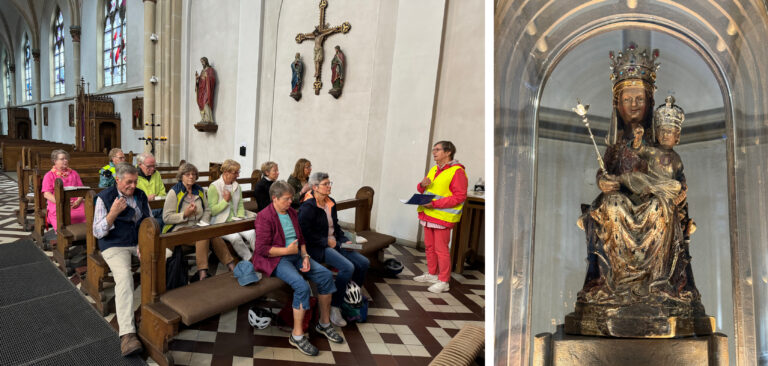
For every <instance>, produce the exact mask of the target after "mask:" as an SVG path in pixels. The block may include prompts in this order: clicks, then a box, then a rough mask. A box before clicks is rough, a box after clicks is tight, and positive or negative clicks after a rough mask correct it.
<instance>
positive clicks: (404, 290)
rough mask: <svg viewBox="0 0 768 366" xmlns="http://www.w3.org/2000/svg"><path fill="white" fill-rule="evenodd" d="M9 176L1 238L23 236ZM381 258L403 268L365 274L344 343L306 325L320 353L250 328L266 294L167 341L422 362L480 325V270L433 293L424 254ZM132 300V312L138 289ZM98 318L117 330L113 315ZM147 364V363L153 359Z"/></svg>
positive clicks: (200, 351) (241, 351)
mask: <svg viewBox="0 0 768 366" xmlns="http://www.w3.org/2000/svg"><path fill="white" fill-rule="evenodd" d="M13 178H15V176H14V174H9V175H8V176H6V175H3V174H0V243H8V242H13V241H15V240H17V239H19V238H23V237H26V236H28V235H29V233H27V232H24V231H23V230H22V229H21V227H20V226H19V225H18V223H16V219H15V216H14V215H13V210H14V209H16V208H18V203H17V202H18V201H17V198H16V194H17V193H16V192H17V191H16V190H17V185H16V182H15V181H14V180H13ZM48 254H49V255H51V254H50V253H48ZM385 257H388V258H397V259H398V260H400V261H401V262H403V264H404V266H405V268H404V270H403V272H402V273H401V274H400V275H399V276H398V277H397V278H385V277H381V276H380V275H378V274H377V273H375V272H371V273H369V275H368V278H367V280H366V283H365V285H364V286H363V287H364V289H363V291H364V293H365V294H367V295H368V297H370V298H371V299H372V302H371V304H370V307H369V312H368V321H367V322H366V323H360V324H350V325H348V326H346V327H344V328H337V330H338V331H339V333H340V334H341V335H342V336H343V337H344V339H345V343H343V344H338V345H337V344H334V343H331V342H329V341H328V340H327V339H325V338H324V337H322V336H320V335H319V334H318V333H316V332H315V331H314V330H311V331H310V333H309V334H310V340H311V342H312V343H313V344H314V345H315V346H316V347H318V348H319V349H320V354H319V355H318V356H316V357H309V356H305V355H303V354H301V353H299V352H298V351H297V350H296V349H295V348H293V347H292V346H290V345H289V344H288V339H287V338H288V336H289V334H290V333H289V332H290V330H284V329H281V328H279V327H277V326H274V325H273V326H270V327H268V328H267V329H264V330H258V329H254V328H252V327H251V326H250V325H249V324H248V320H247V317H248V308H249V306H251V305H254V304H258V305H260V306H265V307H269V308H271V309H272V310H273V312H275V313H276V312H277V310H278V309H277V308H279V307H280V304H279V303H276V302H275V301H274V300H270V299H266V300H260V301H257V302H255V303H253V304H246V305H243V306H240V307H239V308H238V309H233V310H231V311H228V312H225V313H222V314H219V315H217V316H214V317H211V318H209V319H206V320H204V321H202V322H200V323H198V324H195V325H194V326H192V327H185V326H184V325H181V328H180V332H179V334H178V335H177V336H176V337H175V338H174V340H173V341H172V342H171V343H170V349H171V352H172V353H173V356H174V359H175V361H176V364H178V365H209V364H211V365H261V364H263V362H264V361H265V360H270V361H269V364H270V365H302V364H303V365H308V364H337V365H427V364H428V363H429V362H430V361H431V360H432V358H434V357H435V356H436V355H437V354H438V353H439V352H440V351H441V350H442V348H443V347H444V346H445V345H446V344H447V343H448V341H450V339H451V337H453V336H454V335H455V334H456V333H457V332H458V331H459V329H460V328H461V327H462V326H463V325H464V324H466V323H473V324H478V325H482V324H483V319H484V314H483V311H484V308H485V300H484V298H485V292H484V282H485V278H484V275H483V273H482V272H480V271H478V270H472V269H470V270H466V271H465V272H464V274H463V275H459V274H452V278H451V282H450V285H451V290H450V291H449V292H446V293H442V294H433V293H431V292H428V291H427V287H428V285H429V284H422V283H418V282H414V281H413V280H412V278H413V276H414V275H417V274H421V273H422V272H424V271H425V270H426V267H427V265H426V259H425V255H424V252H423V251H421V250H417V249H413V248H410V247H407V246H403V245H399V244H396V245H394V246H391V247H390V248H389V249H388V250H387V251H386V253H385ZM479 269H482V267H479ZM223 270H224V269H223V267H222V266H220V267H219V268H218V270H217V271H223ZM83 271H84V268H79V269H78V271H77V272H78V273H77V274H75V275H73V276H72V277H71V280H72V282H73V283H74V284H75V285H76V286H77V287H80V277H79V275H80V274H82V272H83ZM86 298H88V297H87V296H86ZM134 299H135V301H134V303H135V307H136V308H137V309H138V302H139V299H140V290H139V288H138V287H137V288H136V290H135V291H134ZM88 300H89V301H92V300H90V298H88ZM105 319H106V320H107V321H108V322H109V323H110V324H112V326H113V327H115V328H117V320H116V319H115V314H109V315H107V316H106V317H105ZM148 361H149V363H150V364H153V362H152V360H148Z"/></svg>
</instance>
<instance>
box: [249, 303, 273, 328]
mask: <svg viewBox="0 0 768 366" xmlns="http://www.w3.org/2000/svg"><path fill="white" fill-rule="evenodd" d="M248 323H250V324H251V326H253V327H254V328H259V329H264V328H266V327H268V326H269V324H271V323H272V312H270V311H269V310H266V309H262V308H257V307H252V308H250V309H248Z"/></svg>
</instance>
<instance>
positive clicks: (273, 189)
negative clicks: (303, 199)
mask: <svg viewBox="0 0 768 366" xmlns="http://www.w3.org/2000/svg"><path fill="white" fill-rule="evenodd" d="M286 192H287V193H290V194H291V196H293V194H294V193H296V192H295V191H294V190H293V187H291V185H290V184H288V182H286V181H284V180H278V181H277V182H274V183H272V185H271V186H270V187H269V197H270V198H275V197H282V196H283V195H284V194H285V193H286Z"/></svg>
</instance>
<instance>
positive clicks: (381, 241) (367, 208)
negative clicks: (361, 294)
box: [336, 186, 395, 270]
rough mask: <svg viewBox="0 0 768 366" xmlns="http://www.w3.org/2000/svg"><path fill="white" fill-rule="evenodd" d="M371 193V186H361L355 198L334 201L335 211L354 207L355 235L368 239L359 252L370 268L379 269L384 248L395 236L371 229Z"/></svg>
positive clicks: (393, 240) (392, 241)
mask: <svg viewBox="0 0 768 366" xmlns="http://www.w3.org/2000/svg"><path fill="white" fill-rule="evenodd" d="M373 194H374V192H373V188H371V187H368V186H365V187H362V188H360V189H358V190H357V193H356V194H355V198H353V199H348V200H342V201H338V202H336V211H341V210H347V209H352V208H354V209H355V235H357V236H362V237H364V238H365V239H367V240H368V242H367V243H365V244H363V248H362V249H361V250H360V251H359V252H360V254H362V255H364V256H366V257H367V258H368V260H369V261H371V266H370V268H374V269H377V270H381V269H382V267H383V264H382V260H383V258H384V249H386V248H387V247H389V245H390V244H394V243H395V237H393V236H390V235H387V234H381V233H377V232H375V231H373V230H371V209H372V208H373Z"/></svg>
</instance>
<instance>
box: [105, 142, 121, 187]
mask: <svg viewBox="0 0 768 366" xmlns="http://www.w3.org/2000/svg"><path fill="white" fill-rule="evenodd" d="M124 162H125V154H124V153H123V150H121V149H120V148H119V147H116V148H114V149H112V150H109V164H107V165H104V167H103V168H101V169H99V187H102V188H105V187H112V186H114V185H115V167H116V166H117V164H120V163H124Z"/></svg>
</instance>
